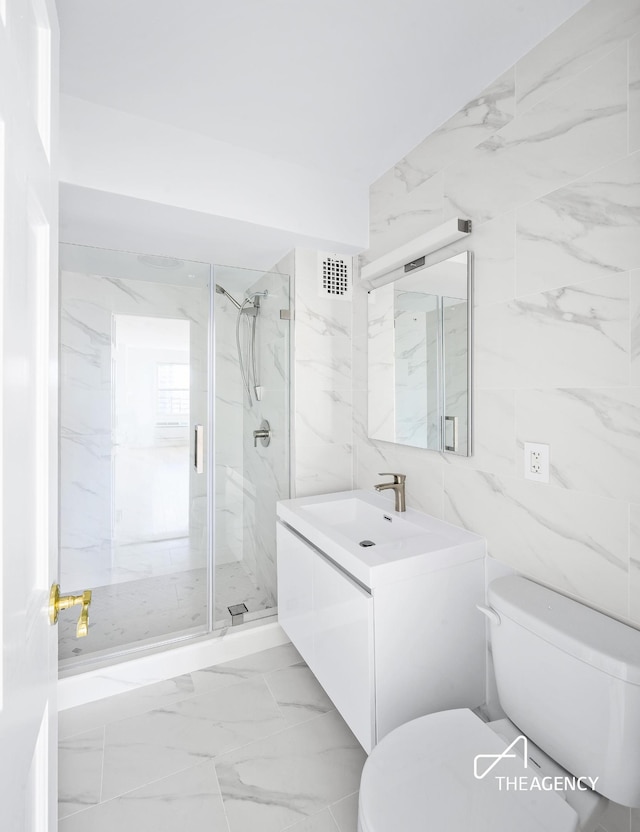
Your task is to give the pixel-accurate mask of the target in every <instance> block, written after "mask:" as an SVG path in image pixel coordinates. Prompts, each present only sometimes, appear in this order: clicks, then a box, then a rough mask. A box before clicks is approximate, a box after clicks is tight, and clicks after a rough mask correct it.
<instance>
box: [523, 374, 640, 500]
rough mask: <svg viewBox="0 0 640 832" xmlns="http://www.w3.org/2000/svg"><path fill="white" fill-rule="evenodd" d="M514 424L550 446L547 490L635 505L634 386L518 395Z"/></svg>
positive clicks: (639, 471)
mask: <svg viewBox="0 0 640 832" xmlns="http://www.w3.org/2000/svg"><path fill="white" fill-rule="evenodd" d="M516 424H517V426H518V445H519V447H522V446H523V443H524V442H525V441H531V440H532V439H533V440H535V441H536V442H543V443H545V444H548V445H550V446H551V449H552V452H551V470H550V482H551V483H552V484H553V485H557V486H560V487H561V488H568V489H572V490H576V491H585V492H588V493H589V494H596V495H600V496H602V497H612V498H614V499H616V500H623V501H625V500H626V501H630V502H635V503H640V387H621V388H615V387H611V388H607V389H596V388H591V389H588V388H587V389H576V388H569V389H567V388H562V389H552V390H518V391H517V392H516Z"/></svg>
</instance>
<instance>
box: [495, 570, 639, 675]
mask: <svg viewBox="0 0 640 832" xmlns="http://www.w3.org/2000/svg"><path fill="white" fill-rule="evenodd" d="M488 600H489V604H490V605H491V607H493V609H495V611H496V612H497V613H498V614H499V615H500V616H501V617H505V618H509V619H511V620H512V621H514V622H516V623H517V624H519V625H520V626H522V627H524V628H525V629H527V630H529V631H530V632H532V633H534V634H535V635H537V636H539V637H540V638H542V639H544V640H545V641H548V642H550V643H551V644H554V645H555V646H556V647H558V648H559V649H560V650H564V651H565V653H568V654H569V655H571V656H575V657H576V658H577V659H580V660H581V661H583V662H586V663H587V664H590V665H592V666H593V667H597V668H599V669H600V670H602V671H604V672H605V673H607V674H609V675H610V676H614V677H616V678H617V679H622V680H623V681H625V682H629V683H630V684H634V685H640V630H636V629H634V628H633V627H630V626H628V625H626V624H623V623H622V622H620V621H616V620H615V619H614V618H610V617H609V616H608V615H605V614H604V613H601V612H598V611H597V610H594V609H591V607H587V606H585V605H584V604H581V603H580V602H578V601H574V600H573V599H572V598H567V597H566V596H565V595H560V594H559V593H557V592H554V591H553V590H551V589H547V588H546V587H543V586H540V584H536V583H534V582H533V581H530V580H527V578H521V577H520V576H516V575H510V576H508V577H506V578H498V579H497V580H495V581H493V583H491V584H490V586H489V591H488Z"/></svg>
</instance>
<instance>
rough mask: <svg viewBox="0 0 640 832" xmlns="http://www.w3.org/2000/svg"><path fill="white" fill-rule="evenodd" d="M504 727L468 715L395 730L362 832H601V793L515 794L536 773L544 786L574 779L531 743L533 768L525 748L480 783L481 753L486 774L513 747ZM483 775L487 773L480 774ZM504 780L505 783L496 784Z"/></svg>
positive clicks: (364, 800)
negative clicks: (477, 760)
mask: <svg viewBox="0 0 640 832" xmlns="http://www.w3.org/2000/svg"><path fill="white" fill-rule="evenodd" d="M505 723H508V720H500V722H499V723H497V724H496V725H497V727H496V725H494V724H493V723H485V722H483V721H482V719H480V717H478V716H476V714H474V713H473V712H472V711H469V710H467V709H463V710H454V711H442V712H440V713H436V714H429V715H428V716H423V717H420V718H419V719H415V720H413V721H412V722H408V723H406V724H405V725H403V726H401V727H400V728H398V729H396V730H395V731H392V732H391V733H390V734H388V735H387V736H386V737H385V738H384V739H383V740H382V741H381V742H380V743H379V744H378V745H377V746H376V748H375V749H374V750H373V752H372V753H371V755H370V757H369V759H368V761H367V764H366V766H365V770H364V772H363V776H362V783H361V786H360V798H359V811H358V832H397V830H403V832H404V830H407V832H408V831H409V830H446V832H515V831H516V830H517V831H518V832H574V830H581V832H587V830H595V829H596V827H597V822H598V818H599V817H600V815H601V814H602V811H603V810H604V808H605V807H606V804H607V800H606V799H605V798H603V797H601V796H600V795H598V794H596V793H595V792H593V791H591V790H588V791H582V790H579V789H576V790H575V791H566V790H562V791H561V790H558V791H556V790H555V789H554V790H551V789H549V790H548V791H544V790H543V788H542V782H541V783H540V786H541V788H540V789H539V790H538V789H537V788H534V790H533V791H528V790H527V791H520V790H516V787H517V786H518V785H520V784H521V780H520V778H522V777H525V776H531V775H533V772H534V771H535V775H536V776H537V777H538V779H539V780H542V778H549V777H551V778H556V777H562V778H564V777H568V778H571V775H570V774H569V773H568V772H566V771H564V770H563V769H562V768H561V767H560V766H557V765H555V764H554V763H553V762H552V761H550V760H548V759H544V758H546V755H544V754H543V753H541V752H540V750H539V749H537V748H535V746H533V744H532V743H531V742H530V741H529V742H528V752H529V756H531V757H533V758H534V759H535V760H536V762H535V763H533V762H532V761H531V760H528V765H527V768H525V767H524V760H523V758H522V757H521V756H520V753H521V749H522V747H523V745H522V743H520V744H519V747H518V748H517V749H516V754H517V756H516V757H507V758H503V759H502V760H499V761H498V762H497V763H496V765H495V767H494V768H493V769H492V771H491V772H489V774H488V775H487V776H485V777H483V778H481V779H480V778H479V777H476V776H475V771H474V760H475V758H476V756H477V755H478V754H482V755H483V756H482V762H483V764H484V767H485V768H486V767H488V766H489V765H490V764H491V762H492V760H489V759H487V758H486V757H484V755H493V756H494V757H496V758H497V757H498V756H499V755H500V754H503V753H504V751H505V749H506V748H507V747H508V746H509V745H510V742H508V741H507V739H506V738H505V736H504V733H506V731H505V729H506V728H507V726H506V725H505ZM508 726H509V728H510V730H511V731H513V732H514V737H513V739H516V738H517V737H518V736H519V732H518V729H517V728H516V727H515V726H514V725H513V724H512V723H508ZM497 729H499V730H500V733H498V732H497ZM503 732H504V733H503ZM511 742H513V740H511ZM485 760H486V762H484V761H485ZM534 766H535V767H534ZM538 766H540V767H539V768H538ZM482 771H483V768H482V767H480V769H479V772H478V773H479V774H481V773H482ZM494 772H495V776H493V777H492V776H491V775H492V774H493V773H494ZM497 777H500V778H503V779H501V780H496V778H497ZM507 780H508V781H509V782H508V783H507ZM532 782H533V780H532V778H531V779H528V781H527V785H531V783H532ZM571 782H572V780H571V779H570V780H569V783H571ZM522 785H524V783H523V784H522ZM544 785H548V781H547V782H545V784H544Z"/></svg>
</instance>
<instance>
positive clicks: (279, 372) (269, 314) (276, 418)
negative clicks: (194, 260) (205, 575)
mask: <svg viewBox="0 0 640 832" xmlns="http://www.w3.org/2000/svg"><path fill="white" fill-rule="evenodd" d="M213 274H214V286H215V293H214V336H215V348H214V354H215V362H216V365H215V373H216V383H215V417H214V424H215V435H216V460H215V463H216V475H215V488H216V500H215V522H214V526H215V535H216V538H215V545H214V549H215V552H216V563H215V571H216V581H215V591H216V597H215V628H216V631H218V632H224V631H225V630H226V628H227V627H229V626H230V625H232V624H233V625H236V624H240V623H247V622H254V621H259V620H262V619H266V618H270V617H274V616H275V615H276V614H277V597H276V540H275V529H276V524H275V520H276V502H277V501H278V500H281V499H286V498H288V497H289V496H290V494H291V471H290V429H289V428H290V420H291V413H290V404H291V395H290V378H291V367H290V359H291V355H290V349H291V331H290V327H291V321H290V316H289V309H290V306H291V278H290V276H289V275H288V274H283V273H281V272H276V271H267V272H265V271H260V270H250V269H243V268H238V267H230V266H218V265H215V266H214V270H213ZM283 310H285V314H283V315H281V312H282V311H283ZM238 336H239V337H238ZM238 342H239V345H240V349H239V348H238ZM252 345H254V346H255V351H254V353H253V356H254V358H255V364H256V368H255V371H254V368H253V366H252V365H253V363H254V362H253V361H252V360H251V353H252ZM240 352H242V357H241V355H240V354H239V353H240ZM243 366H244V370H245V373H244V374H243V372H242V367H243ZM256 372H257V375H256ZM247 379H249V380H250V383H248V384H247ZM265 421H266V422H268V423H269V426H270V429H271V430H270V436H269V443H268V444H267V445H264V444H263V443H262V442H261V441H260V439H259V438H257V437H256V436H255V431H258V430H260V429H262V428H263V423H264V422H265ZM243 604H244V605H245V607H246V611H244V612H243V611H242V605H243ZM230 607H231V608H235V610H236V615H232V613H231V610H230V609H229V608H230ZM238 616H239V617H238Z"/></svg>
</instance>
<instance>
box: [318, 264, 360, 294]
mask: <svg viewBox="0 0 640 832" xmlns="http://www.w3.org/2000/svg"><path fill="white" fill-rule="evenodd" d="M351 276H352V258H351V257H340V256H339V255H331V254H320V255H319V256H318V292H319V294H320V296H321V297H323V298H333V299H334V300H346V301H350V300H351Z"/></svg>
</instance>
